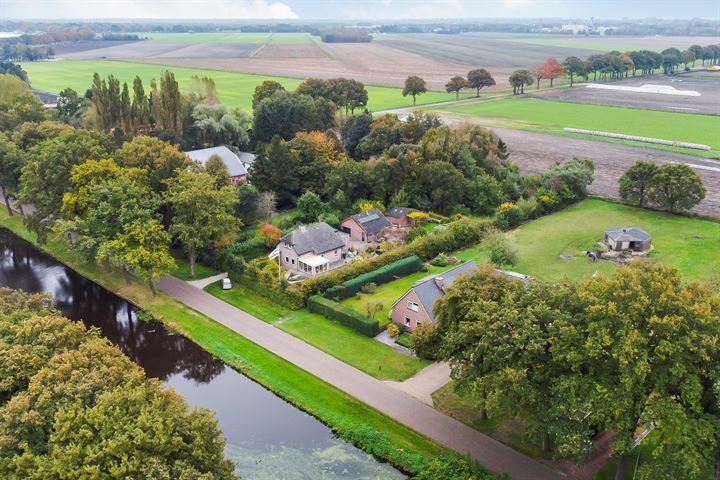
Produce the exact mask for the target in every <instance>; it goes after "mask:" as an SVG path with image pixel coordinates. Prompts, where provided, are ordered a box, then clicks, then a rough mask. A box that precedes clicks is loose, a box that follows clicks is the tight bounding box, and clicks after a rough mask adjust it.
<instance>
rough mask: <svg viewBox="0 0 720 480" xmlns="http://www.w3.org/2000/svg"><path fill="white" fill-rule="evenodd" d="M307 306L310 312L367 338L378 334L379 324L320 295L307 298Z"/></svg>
mask: <svg viewBox="0 0 720 480" xmlns="http://www.w3.org/2000/svg"><path fill="white" fill-rule="evenodd" d="M307 305H308V310H310V311H311V312H313V313H317V314H320V315H322V316H324V317H326V318H329V319H330V320H333V321H335V322H338V323H340V324H341V325H345V326H346V327H348V328H352V329H353V330H355V331H356V332H358V333H361V334H363V335H365V336H367V337H374V336H375V335H377V334H378V333H379V332H380V324H379V323H378V321H377V320H374V319H372V318H370V317H367V316H365V315H362V314H360V313H358V312H356V311H355V310H353V309H352V308H349V307H346V306H344V305H341V304H339V303H337V302H335V301H333V300H329V299H327V298H325V297H321V296H320V295H313V296H312V297H310V298H308V301H307Z"/></svg>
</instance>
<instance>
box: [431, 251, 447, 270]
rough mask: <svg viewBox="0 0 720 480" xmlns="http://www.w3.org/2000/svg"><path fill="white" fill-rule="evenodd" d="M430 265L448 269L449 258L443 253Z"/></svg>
mask: <svg viewBox="0 0 720 480" xmlns="http://www.w3.org/2000/svg"><path fill="white" fill-rule="evenodd" d="M430 265H433V266H435V267H446V266H447V265H448V257H447V255H445V254H444V253H441V254H440V255H438V256H437V257H435V258H433V259H432V260H430Z"/></svg>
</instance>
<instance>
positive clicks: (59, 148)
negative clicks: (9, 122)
mask: <svg viewBox="0 0 720 480" xmlns="http://www.w3.org/2000/svg"><path fill="white" fill-rule="evenodd" d="M107 144H108V139H107V137H104V136H103V135H101V134H99V133H96V132H91V131H88V130H74V129H73V130H67V131H64V132H62V133H60V134H59V135H58V136H57V137H55V138H52V139H50V140H46V141H44V142H42V143H41V144H40V145H38V146H37V147H36V148H35V149H34V150H32V152H31V154H30V155H28V156H27V158H26V162H25V165H24V166H23V168H22V174H21V176H20V185H21V188H20V196H19V197H20V198H19V200H20V201H21V202H23V203H29V204H32V205H33V206H34V211H33V212H32V213H31V214H30V215H28V216H26V217H25V222H26V224H27V225H28V228H30V229H31V230H32V231H34V232H36V233H37V235H38V240H39V241H40V242H44V241H45V240H46V239H47V233H48V232H49V231H50V228H51V227H52V225H53V223H54V222H55V220H57V218H58V217H59V213H60V208H61V207H62V201H63V195H65V192H66V191H67V188H68V185H70V172H71V171H72V169H73V167H74V166H76V165H80V164H82V163H85V162H86V161H88V160H90V159H100V158H105V157H106V156H107V155H108V153H109V150H108V148H107Z"/></svg>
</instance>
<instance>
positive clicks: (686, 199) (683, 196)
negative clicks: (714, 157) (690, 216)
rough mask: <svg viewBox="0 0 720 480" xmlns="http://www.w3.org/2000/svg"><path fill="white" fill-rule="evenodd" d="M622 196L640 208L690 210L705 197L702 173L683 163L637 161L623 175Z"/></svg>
mask: <svg viewBox="0 0 720 480" xmlns="http://www.w3.org/2000/svg"><path fill="white" fill-rule="evenodd" d="M619 184H620V198H622V199H623V200H624V201H626V202H628V203H630V204H632V205H637V206H638V207H646V206H652V207H654V208H658V209H661V210H668V211H671V212H682V211H685V210H690V209H691V208H693V207H694V206H695V205H697V204H698V203H700V202H701V201H702V200H703V199H704V198H705V193H706V192H705V186H704V185H703V182H702V180H701V179H700V176H699V175H698V174H697V173H695V171H694V170H693V169H692V168H691V167H690V166H688V165H686V164H684V163H663V164H662V165H658V164H656V163H655V162H651V161H649V160H638V161H637V162H635V165H633V166H632V167H630V168H629V169H628V170H627V171H626V172H625V173H624V174H623V176H622V177H620V182H619Z"/></svg>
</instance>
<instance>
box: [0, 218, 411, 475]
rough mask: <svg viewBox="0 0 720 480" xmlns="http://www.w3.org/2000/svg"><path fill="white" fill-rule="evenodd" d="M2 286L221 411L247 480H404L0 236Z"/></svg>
mask: <svg viewBox="0 0 720 480" xmlns="http://www.w3.org/2000/svg"><path fill="white" fill-rule="evenodd" d="M0 286H6V287H11V288H17V289H22V290H24V291H26V292H33V293H34V292H48V293H50V294H51V295H52V297H53V301H54V304H55V306H56V307H57V308H58V309H59V310H60V311H61V312H62V314H63V315H65V316H66V317H68V318H71V319H73V320H81V321H82V322H83V323H84V324H85V325H86V326H88V327H91V326H93V327H97V328H99V329H100V331H101V332H102V334H103V335H104V336H105V337H107V338H108V339H110V341H112V342H113V343H114V344H115V345H117V346H118V347H119V348H120V349H121V350H122V351H123V352H124V353H125V354H126V355H127V356H128V357H130V358H131V359H132V360H133V361H134V362H136V363H137V364H138V365H140V366H141V367H143V368H144V369H145V372H146V373H147V375H148V376H149V377H154V378H158V379H160V380H161V381H162V382H163V383H164V384H165V385H167V386H170V387H172V388H174V389H175V390H176V391H177V392H178V393H180V394H181V395H183V396H184V397H185V398H186V399H187V401H188V403H189V404H190V405H192V406H197V407H207V408H210V409H212V410H214V411H215V414H216V415H217V418H218V420H219V422H220V426H221V427H222V430H223V432H224V434H225V437H226V439H227V448H226V455H227V456H228V457H229V458H231V459H232V460H233V461H235V462H236V465H237V472H238V473H239V474H240V475H241V476H242V478H243V479H247V480H251V479H263V480H264V479H273V480H275V479H286V480H294V479H302V480H305V479H307V480H316V479H317V480H325V479H383V480H384V479H400V478H404V476H403V475H402V474H400V473H399V472H398V471H397V470H395V469H393V468H392V467H390V466H388V465H385V464H381V463H379V462H377V461H375V460H374V459H373V458H372V457H371V456H369V455H367V454H365V453H364V452H362V451H361V450H358V449H356V448H355V447H353V446H352V445H349V444H347V443H345V442H343V441H342V440H340V439H338V438H337V437H335V436H334V435H333V434H332V432H331V431H330V430H329V429H328V428H327V427H326V426H325V425H323V424H322V423H321V422H319V421H317V420H316V419H315V418H313V417H312V416H310V415H308V414H306V413H304V412H302V411H301V410H298V409H297V408H295V407H294V406H292V405H290V404H289V403H287V402H285V401H284V400H282V399H281V398H279V397H277V396H276V395H274V394H273V393H272V392H270V391H268V390H266V389H265V388H263V387H262V386H261V385H259V384H257V383H255V382H253V381H252V380H250V379H249V378H247V377H245V376H244V375H242V374H240V373H238V372H236V371H235V370H233V369H231V368H229V367H227V366H226V365H225V364H224V363H222V362H221V361H219V360H217V359H215V358H214V357H212V356H211V355H210V354H208V353H207V352H205V351H204V350H203V349H201V348H200V347H199V346H197V345H196V344H195V343H193V342H192V341H190V340H188V339H187V338H185V337H183V336H181V335H170V334H168V332H167V330H166V329H165V327H164V326H163V325H162V324H160V323H157V322H144V321H141V320H139V319H138V317H137V316H136V314H135V308H134V307H133V306H132V305H131V304H129V303H127V302H126V301H125V300H123V299H121V298H119V297H118V296H116V295H114V294H113V293H111V292H109V291H107V290H105V289H104V288H102V287H101V286H99V285H97V284H95V283H93V282H91V281H90V280H88V279H86V278H85V277H83V276H81V275H79V274H77V273H75V272H74V271H73V270H71V269H69V268H67V267H66V266H64V265H63V264H61V263H59V262H57V261H56V260H54V259H53V258H52V257H49V256H47V255H45V254H44V253H42V252H40V251H39V250H37V249H36V248H34V247H33V246H32V245H30V244H29V243H27V242H25V241H24V240H22V239H20V238H19V237H17V236H15V235H14V234H12V233H10V232H9V231H7V230H4V229H1V228H0Z"/></svg>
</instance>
